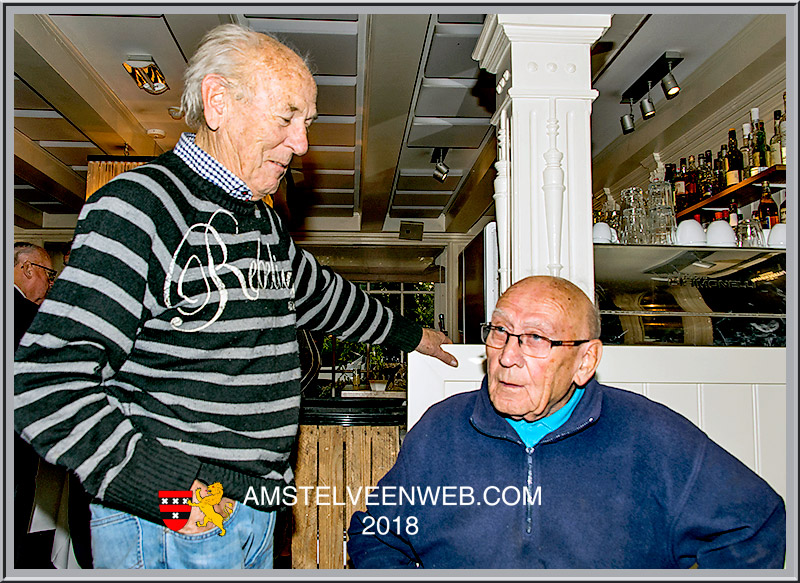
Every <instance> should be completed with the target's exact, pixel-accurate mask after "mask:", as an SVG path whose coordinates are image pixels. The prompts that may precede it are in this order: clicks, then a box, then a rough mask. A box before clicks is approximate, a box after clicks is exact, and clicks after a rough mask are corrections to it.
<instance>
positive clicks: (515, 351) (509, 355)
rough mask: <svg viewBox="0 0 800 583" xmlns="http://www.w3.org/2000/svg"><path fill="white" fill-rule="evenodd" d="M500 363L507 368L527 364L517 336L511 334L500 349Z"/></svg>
mask: <svg viewBox="0 0 800 583" xmlns="http://www.w3.org/2000/svg"><path fill="white" fill-rule="evenodd" d="M500 364H501V365H502V366H504V367H506V368H511V367H512V366H524V365H525V355H523V354H522V347H521V346H520V345H519V339H518V338H516V337H515V336H509V337H508V340H507V341H506V345H505V346H503V348H502V350H501V351H500Z"/></svg>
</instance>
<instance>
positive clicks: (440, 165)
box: [431, 148, 450, 183]
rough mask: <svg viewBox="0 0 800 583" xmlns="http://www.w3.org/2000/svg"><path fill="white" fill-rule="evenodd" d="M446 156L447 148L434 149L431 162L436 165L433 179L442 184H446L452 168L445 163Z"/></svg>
mask: <svg viewBox="0 0 800 583" xmlns="http://www.w3.org/2000/svg"><path fill="white" fill-rule="evenodd" d="M445 156H447V148H434V149H433V156H431V162H432V163H433V164H435V166H434V167H433V177H434V178H435V179H436V180H438V181H439V182H442V183H444V181H445V179H446V178H447V174H448V173H449V172H450V167H449V166H448V165H447V164H445V163H444V157H445Z"/></svg>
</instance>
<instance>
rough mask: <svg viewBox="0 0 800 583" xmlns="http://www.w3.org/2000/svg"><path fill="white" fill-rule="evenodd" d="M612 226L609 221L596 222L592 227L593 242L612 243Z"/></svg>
mask: <svg viewBox="0 0 800 583" xmlns="http://www.w3.org/2000/svg"><path fill="white" fill-rule="evenodd" d="M611 238H612V234H611V227H609V226H608V223H604V222H602V221H601V222H599V223H595V224H594V226H593V227H592V242H594V243H611Z"/></svg>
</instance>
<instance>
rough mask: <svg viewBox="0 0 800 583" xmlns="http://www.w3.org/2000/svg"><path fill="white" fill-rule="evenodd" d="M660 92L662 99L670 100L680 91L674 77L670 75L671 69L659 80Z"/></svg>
mask: <svg viewBox="0 0 800 583" xmlns="http://www.w3.org/2000/svg"><path fill="white" fill-rule="evenodd" d="M661 90H662V91H663V92H664V97H666V98H667V99H672V98H673V97H675V96H676V95H677V94H678V93H679V92H680V90H681V88H680V86H679V85H678V82H677V81H676V80H675V77H674V76H673V75H672V67H670V70H669V72H668V73H667V74H666V75H664V77H662V78H661Z"/></svg>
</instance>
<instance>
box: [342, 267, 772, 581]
mask: <svg viewBox="0 0 800 583" xmlns="http://www.w3.org/2000/svg"><path fill="white" fill-rule="evenodd" d="M599 334H600V324H599V316H598V313H597V311H596V309H595V308H594V306H593V304H592V303H591V301H590V300H589V298H588V297H587V296H586V295H585V294H584V293H583V292H582V291H581V290H580V289H579V288H578V287H576V286H575V285H573V284H572V283H570V282H568V281H566V280H564V279H560V278H553V277H543V276H538V277H530V278H527V279H524V280H522V281H520V282H518V283H516V284H515V285H513V286H511V287H510V288H509V289H508V290H507V291H506V292H505V293H504V294H503V295H502V297H501V298H500V300H499V301H498V302H497V308H496V309H495V311H494V314H493V315H492V321H491V323H490V324H485V325H484V326H483V337H484V339H485V342H486V354H487V369H488V375H487V377H486V378H485V379H484V381H483V385H482V386H481V388H480V389H479V390H477V391H472V392H468V393H461V394H457V395H454V396H452V397H450V398H448V399H446V400H444V401H442V402H440V403H437V404H435V405H433V406H432V407H431V408H430V409H429V410H428V411H427V412H426V413H425V415H424V416H423V417H422V419H421V420H420V421H419V422H418V423H417V424H416V425H415V426H414V427H413V428H412V429H411V430H410V431H409V432H408V434H407V436H406V438H405V440H404V443H403V446H402V448H401V450H400V455H399V457H398V459H397V462H396V464H395V465H394V467H393V468H392V469H391V470H390V471H389V472H388V473H387V474H386V475H385V476H384V478H383V479H382V480H381V481H380V482H379V484H378V489H377V490H375V491H374V492H372V493H371V495H370V496H369V497H368V498H367V512H356V513H355V514H354V516H353V518H352V521H351V524H350V529H349V534H350V540H349V542H348V552H349V554H350V558H351V559H352V561H353V564H354V566H356V567H359V568H392V567H394V568H413V567H426V568H470V569H476V568H515V569H520V568H523V569H540V568H559V569H569V568H639V569H641V568H681V567H683V568H688V567H691V566H694V565H695V564H697V566H699V567H704V568H737V567H738V568H756V567H758V568H781V567H783V562H784V554H785V545H786V541H785V530H786V511H785V508H784V503H783V500H782V499H781V497H780V496H778V494H776V493H775V492H774V491H773V490H772V489H771V488H770V487H769V486H768V485H767V484H766V483H765V482H764V481H763V480H762V479H761V478H759V477H758V476H757V475H756V474H754V473H753V472H752V471H750V470H749V469H748V468H747V467H745V466H744V465H743V464H742V463H741V462H739V461H738V460H737V459H736V458H735V457H733V456H732V455H730V454H729V453H728V452H726V451H725V450H724V449H722V448H721V447H719V446H718V445H717V444H715V443H714V442H713V441H711V440H710V439H709V438H708V437H707V436H706V435H705V434H704V433H703V432H702V431H700V430H699V429H698V428H697V427H696V426H695V425H693V424H692V423H691V422H689V421H688V420H686V419H685V418H684V417H682V416H680V415H678V414H677V413H675V412H673V411H672V410H670V409H668V408H666V407H664V406H662V405H660V404H657V403H654V402H652V401H650V400H648V399H646V398H645V397H642V396H640V395H637V394H635V393H631V392H629V391H624V390H620V389H616V388H612V387H608V386H604V385H601V384H600V383H598V382H597V381H596V380H595V379H594V378H593V377H594V373H595V369H596V368H597V365H598V363H599V361H600V358H601V355H602V350H603V347H602V343H601V342H600V340H598V337H599Z"/></svg>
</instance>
